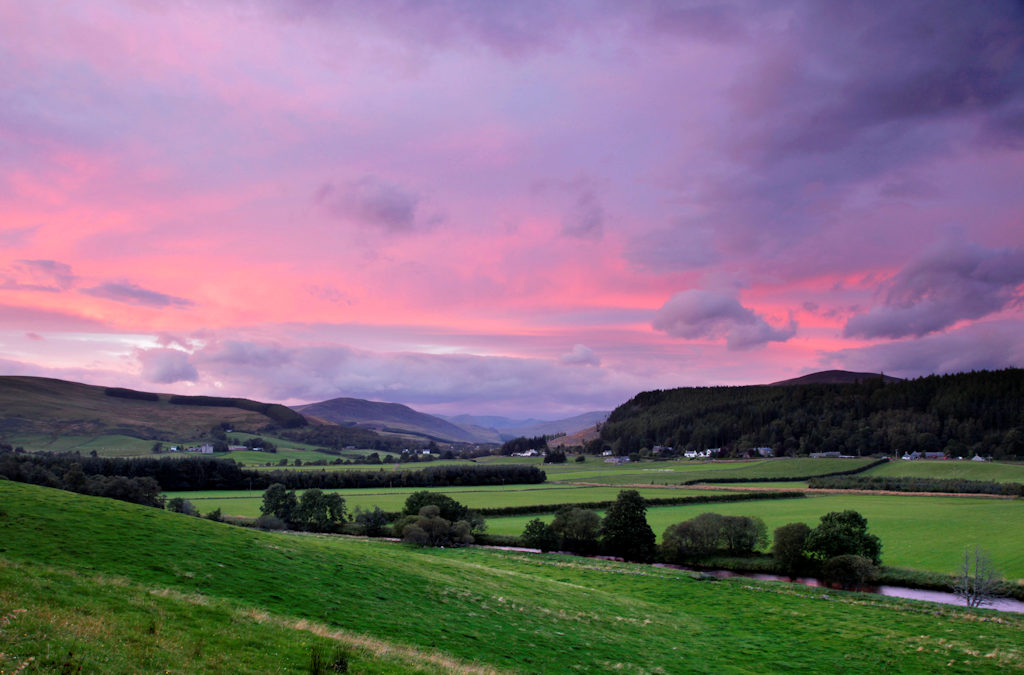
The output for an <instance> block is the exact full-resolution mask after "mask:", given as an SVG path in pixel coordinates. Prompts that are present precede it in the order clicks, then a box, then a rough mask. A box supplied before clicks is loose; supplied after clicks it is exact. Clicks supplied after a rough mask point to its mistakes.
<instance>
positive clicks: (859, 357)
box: [821, 320, 1024, 377]
mask: <svg viewBox="0 0 1024 675" xmlns="http://www.w3.org/2000/svg"><path fill="white" fill-rule="evenodd" d="M1021 336H1024V322H1022V321H1020V320H998V321H981V322H977V323H972V324H970V325H967V326H964V327H963V328H958V329H954V330H952V331H948V332H945V333H934V334H932V335H928V336H926V337H923V338H919V339H905V340H897V341H893V342H884V343H880V344H876V345H869V346H867V347H860V348H853V349H843V350H840V351H837V352H832V353H828V354H823V355H822V358H821V364H822V366H825V367H840V368H844V369H848V370H855V371H865V372H867V371H870V372H878V371H884V372H885V373H887V374H890V375H896V376H899V377H919V376H922V375H929V374H931V373H953V372H965V371H970V370H981V369H990V370H991V369H996V368H1010V367H1016V368H1019V367H1021V366H1022V365H1024V338H1022V337H1021Z"/></svg>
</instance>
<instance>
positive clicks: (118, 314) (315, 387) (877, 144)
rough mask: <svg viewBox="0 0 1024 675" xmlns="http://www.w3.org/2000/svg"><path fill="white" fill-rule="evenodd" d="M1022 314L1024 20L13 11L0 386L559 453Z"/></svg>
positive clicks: (301, 7) (1013, 16) (1018, 362)
mask: <svg viewBox="0 0 1024 675" xmlns="http://www.w3.org/2000/svg"><path fill="white" fill-rule="evenodd" d="M1022 299H1024V7H1022V5H1021V4H1020V3H1018V2H1010V1H1007V2H999V1H996V0H992V1H988V2H963V1H962V0H952V1H948V2H947V1H943V0H929V1H927V2H908V1H904V0H891V1H890V0H887V1H886V2H876V3H832V2H825V3H823V2H818V1H813V0H812V1H807V2H801V1H791V2H790V1H783V0H780V1H777V2H775V1H773V2H764V1H760V0H758V1H752V2H687V1H679V2H672V1H668V0H637V1H635V2H628V3H623V2H618V1H617V0H616V1H613V0H593V1H590V2H575V1H573V0H566V1H565V2H548V1H546V0H522V1H519V2H512V3H497V2H478V1H475V0H438V1H434V2H431V1H428V0H424V1H422V2H420V1H411V0H376V1H374V2H354V3H353V2H340V1H339V2H333V1H331V0H222V1H218V2H205V1H200V0H194V1H189V0H87V1H72V0H66V1H62V0H41V1H38V2H21V1H20V0H0V374H5V375H38V376H46V377H58V378H63V379H70V380H75V381H81V382H88V383H92V384H100V385H105V386H125V387H132V388H136V389H142V390H147V391H160V392H175V393H195V394H214V395H222V396H244V397H248V398H253V399H258V400H264V401H277V402H283V403H288V404H295V403H303V402H312V401H319V400H324V399H329V398H334V397H338V396H350V397H356V398H367V399H372V400H382V401H394V402H399V403H405V404H408V405H411V406H413V407H414V408H416V409H418V410H423V411H425V412H430V413H441V414H460V413H470V414H496V415H505V416H509V417H517V416H534V417H540V418H546V419H554V418H559V417H564V416H567V415H571V414H576V413H579V412H583V411H587V410H596V409H611V408H613V407H615V406H616V405H619V404H620V403H623V402H624V401H626V400H628V399H629V398H630V397H632V396H633V395H635V394H636V393H638V392H640V391H644V390H649V389H657V388H670V387H679V386H703V385H741V384H760V383H768V382H773V381H777V380H782V379H786V378H790V377H795V376H798V375H802V374H806V373H809V372H814V371H817V370H825V369H833V368H839V369H847V370H856V371H867V372H885V373H886V374H890V375H895V376H899V377H918V376H923V375H928V374H931V373H946V372H958V371H966V370H972V369H982V368H989V369H991V368H1003V367H1009V366H1017V367H1020V366H1024V306H1022Z"/></svg>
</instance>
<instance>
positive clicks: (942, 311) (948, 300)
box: [844, 244, 1024, 338]
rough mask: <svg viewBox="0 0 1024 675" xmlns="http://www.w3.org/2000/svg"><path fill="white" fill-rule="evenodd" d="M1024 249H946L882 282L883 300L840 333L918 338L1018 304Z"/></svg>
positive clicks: (1023, 276)
mask: <svg viewBox="0 0 1024 675" xmlns="http://www.w3.org/2000/svg"><path fill="white" fill-rule="evenodd" d="M1021 284H1024V249H1022V248H1017V249H1013V250H988V249H983V248H980V247H978V246H975V245H972V244H960V245H957V246H946V247H943V248H941V249H938V250H936V251H934V252H932V253H930V254H928V255H926V256H924V257H922V258H921V259H920V260H917V261H915V262H913V263H911V264H910V265H908V266H907V267H905V268H904V269H902V270H901V271H900V272H899V273H897V274H896V276H894V277H893V278H892V279H890V280H889V281H888V282H886V283H885V284H884V285H883V287H882V290H884V291H885V302H884V304H883V305H882V306H881V307H876V308H874V309H871V310H870V311H868V312H866V313H864V314H858V315H856V316H853V317H851V318H850V319H849V321H847V323H846V328H845V330H844V335H846V336H847V337H864V338H880V337H881V338H901V337H906V336H910V335H912V336H915V337H921V336H923V335H927V334H929V333H934V332H937V331H941V330H944V329H946V328H949V327H950V326H952V325H953V324H955V323H956V322H958V321H962V320H964V319H980V318H982V317H985V316H988V315H990V314H994V313H995V312H999V311H1001V310H1003V309H1005V308H1007V307H1009V306H1011V305H1016V304H1019V303H1020V302H1021V289H1020V286H1021Z"/></svg>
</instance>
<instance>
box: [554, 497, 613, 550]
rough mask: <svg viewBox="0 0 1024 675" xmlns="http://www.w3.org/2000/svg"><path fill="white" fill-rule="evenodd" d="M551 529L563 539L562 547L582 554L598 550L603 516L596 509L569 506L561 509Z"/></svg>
mask: <svg viewBox="0 0 1024 675" xmlns="http://www.w3.org/2000/svg"><path fill="white" fill-rule="evenodd" d="M551 529H552V530H553V531H554V532H555V534H557V535H558V536H559V537H560V538H561V541H562V547H564V548H566V549H568V550H570V551H572V552H574V553H579V554H581V555H589V554H591V553H594V552H596V551H597V548H598V542H597V537H598V534H599V532H600V529H601V516H599V515H597V512H596V511H591V510H589V509H580V508H576V507H567V508H562V509H559V511H558V513H556V514H555V519H554V521H552V523H551Z"/></svg>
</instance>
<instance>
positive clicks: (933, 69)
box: [755, 0, 1024, 159]
mask: <svg viewBox="0 0 1024 675" xmlns="http://www.w3.org/2000/svg"><path fill="white" fill-rule="evenodd" d="M805 9H807V10H808V11H805V12H801V13H799V14H798V15H797V17H796V20H795V21H794V22H793V23H792V28H791V32H792V37H793V38H795V40H796V43H797V44H800V45H802V47H803V48H804V50H805V53H804V57H803V59H802V60H801V63H793V64H792V66H793V71H792V77H790V78H789V79H788V81H784V82H783V83H782V87H783V89H782V91H779V92H773V93H772V94H771V96H772V98H773V99H774V100H776V101H784V102H785V103H783V106H782V107H783V109H784V110H785V112H786V113H789V114H791V115H792V117H790V118H789V119H788V120H786V121H785V122H782V124H783V126H778V125H776V126H775V128H773V129H771V130H770V131H771V134H772V135H771V136H770V137H771V138H774V139H777V142H776V143H775V144H774V147H775V151H776V152H777V153H778V155H777V156H776V157H775V158H776V159H777V158H779V157H782V156H786V155H788V154H790V153H794V152H795V153H807V154H816V153H823V152H824V153H830V152H835V151H838V150H841V149H844V148H847V147H850V148H854V147H855V149H856V152H857V153H858V154H866V153H864V150H865V147H870V148H872V149H877V150H883V149H884V145H886V144H889V143H891V142H892V141H893V139H894V135H893V134H895V135H896V136H899V137H906V136H908V135H911V134H913V133H914V126H916V125H920V124H921V123H922V122H928V121H933V120H940V119H943V118H946V117H949V116H954V115H974V116H979V115H980V116H981V117H982V119H983V120H984V121H983V124H989V125H990V124H992V123H993V122H994V121H995V117H993V116H996V117H997V116H998V115H999V114H1000V112H1001V111H1003V110H1004V108H1005V107H1006V106H1013V105H1016V104H1017V103H1019V102H1021V101H1022V99H1024V45H1022V43H1021V40H1020V34H1021V32H1022V31H1024V11H1022V9H1021V7H1020V5H1014V4H1013V3H963V2H959V1H957V0H948V1H945V2H936V1H934V0H928V1H927V2H924V1H920V2H918V1H903V2H888V3H886V4H885V5H884V7H880V6H878V5H870V6H869V5H858V4H856V3H844V4H835V3H810V4H808V5H806V6H805ZM808 57H810V58H808ZM811 64H813V67H812V66H811ZM755 77H756V75H755ZM773 79H774V78H773ZM778 121H779V122H781V120H778ZM920 140H924V139H920ZM769 147H770V146H769ZM917 151H918V153H917V154H919V153H920V152H924V151H926V148H925V147H923V146H922V147H919V148H917Z"/></svg>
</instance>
